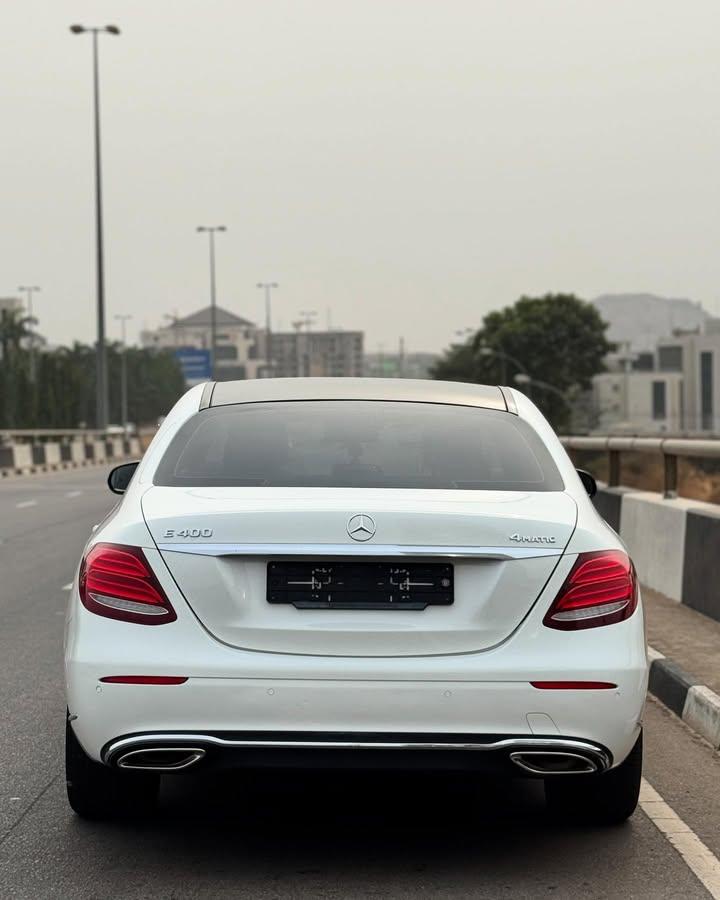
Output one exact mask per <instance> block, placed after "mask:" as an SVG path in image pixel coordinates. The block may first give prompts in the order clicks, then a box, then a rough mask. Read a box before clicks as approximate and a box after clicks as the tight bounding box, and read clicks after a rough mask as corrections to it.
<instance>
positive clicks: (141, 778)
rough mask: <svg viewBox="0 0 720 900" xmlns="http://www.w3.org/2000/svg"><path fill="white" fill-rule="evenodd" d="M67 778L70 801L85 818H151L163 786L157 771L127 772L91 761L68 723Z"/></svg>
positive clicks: (66, 738)
mask: <svg viewBox="0 0 720 900" xmlns="http://www.w3.org/2000/svg"><path fill="white" fill-rule="evenodd" d="M65 778H66V781H67V796H68V802H69V803H70V806H71V807H72V808H73V810H74V811H75V812H76V813H77V815H78V816H80V817H81V818H83V819H116V818H128V817H131V816H132V817H136V816H143V815H147V814H148V813H150V812H152V810H153V809H154V808H155V804H156V802H157V795H158V789H159V787H160V776H159V775H158V774H156V773H154V772H123V771H122V770H118V769H111V768H109V767H108V766H104V765H102V763H97V762H95V761H94V760H92V759H90V757H89V756H88V755H87V754H86V753H85V751H84V750H83V748H82V747H81V746H80V742H79V741H78V739H77V738H76V737H75V732H74V731H73V729H72V726H71V725H70V722H68V721H66V723H65Z"/></svg>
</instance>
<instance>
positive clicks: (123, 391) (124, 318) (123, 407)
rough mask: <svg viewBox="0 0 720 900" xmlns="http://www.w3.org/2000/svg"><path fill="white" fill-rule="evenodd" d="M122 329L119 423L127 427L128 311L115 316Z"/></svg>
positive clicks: (129, 316)
mask: <svg viewBox="0 0 720 900" xmlns="http://www.w3.org/2000/svg"><path fill="white" fill-rule="evenodd" d="M115 318H116V319H117V321H118V322H119V323H120V328H121V331H122V356H121V357H120V419H121V422H120V424H121V425H122V427H123V428H127V423H128V385H127V334H126V326H127V323H128V320H129V319H132V316H131V315H130V314H129V313H125V314H124V315H117V316H115Z"/></svg>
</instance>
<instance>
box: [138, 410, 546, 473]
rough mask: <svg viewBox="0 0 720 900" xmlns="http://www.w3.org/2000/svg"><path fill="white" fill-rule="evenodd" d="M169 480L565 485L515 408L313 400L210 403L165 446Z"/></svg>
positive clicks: (163, 468) (162, 469)
mask: <svg viewBox="0 0 720 900" xmlns="http://www.w3.org/2000/svg"><path fill="white" fill-rule="evenodd" d="M154 483H155V484H157V485H167V486H188V487H190V486H208V487H211V486H217V487H225V486H226V487H255V486H258V487H263V486H264V487H346V488H421V489H435V490H477V491H482V490H502V491H558V490H562V489H563V482H562V479H561V477H560V473H559V472H558V470H557V468H556V466H555V464H554V462H553V460H552V457H551V456H550V453H549V452H548V450H547V449H546V447H545V445H544V444H543V443H542V441H541V440H540V438H539V437H538V436H537V434H535V432H534V431H533V430H532V428H531V427H530V426H529V425H528V424H527V423H526V422H523V421H522V420H520V419H518V417H517V416H514V415H510V414H509V413H505V412H498V411H496V410H488V409H478V408H476V407H468V406H450V405H445V404H433V403H407V402H385V401H361V400H314V401H304V400H303V401H288V402H271V403H247V404H238V405H236V406H222V407H217V408H214V409H213V408H211V409H207V410H203V411H202V412H199V413H197V414H196V415H195V416H193V418H192V419H189V420H188V421H187V422H186V423H185V425H183V427H182V428H181V429H180V431H178V433H177V434H176V435H175V437H174V438H173V440H172V442H171V444H170V446H169V447H168V449H167V451H166V453H165V455H164V457H163V459H162V460H161V462H160V465H159V466H158V469H157V472H156V474H155V480H154Z"/></svg>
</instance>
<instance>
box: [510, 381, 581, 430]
mask: <svg viewBox="0 0 720 900" xmlns="http://www.w3.org/2000/svg"><path fill="white" fill-rule="evenodd" d="M513 380H514V381H515V384H519V385H521V386H522V385H524V386H525V387H527V389H528V396H530V389H531V387H532V385H537V387H539V388H540V389H541V390H543V391H549V392H550V393H551V394H555V396H556V397H559V398H560V399H561V400H562V402H563V404H564V405H565V408H566V409H567V411H568V413H569V419H570V425H571V426H572V424H573V423H572V420H573V413H574V412H575V410H574V408H573V405H572V403H571V402H570V401H569V400H568V398H567V397H566V396H565V394H564V393H563V392H562V391H561V390H560V388H556V387H555V385H554V384H548V383H547V381H540V379H539V378H531V377H530V376H529V375H528V374H527V372H519V373H518V374H517V375H516V376H515V378H514V379H513Z"/></svg>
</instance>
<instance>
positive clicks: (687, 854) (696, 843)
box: [640, 778, 720, 900]
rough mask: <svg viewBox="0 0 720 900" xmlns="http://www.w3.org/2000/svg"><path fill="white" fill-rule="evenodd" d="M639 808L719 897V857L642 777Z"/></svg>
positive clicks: (709, 890)
mask: <svg viewBox="0 0 720 900" xmlns="http://www.w3.org/2000/svg"><path fill="white" fill-rule="evenodd" d="M640 807H641V808H642V811H643V812H644V813H645V815H646V816H647V817H648V818H649V819H650V821H651V822H652V823H653V824H654V825H655V827H656V828H657V829H658V830H659V831H661V832H662V833H663V834H664V835H665V837H666V838H667V839H668V841H669V842H670V843H671V844H672V845H673V847H674V848H675V849H676V850H677V852H678V853H679V854H680V856H682V858H683V859H684V860H685V863H686V865H687V866H688V868H689V869H690V870H691V871H692V872H693V874H694V875H695V876H696V877H697V878H698V879H699V880H700V881H701V882H702V883H703V885H704V886H705V887H706V888H707V891H708V893H709V894H710V896H711V897H713V898H714V900H720V860H718V858H717V856H715V854H714V853H713V852H712V851H711V850H710V849H709V847H707V846H706V845H705V844H704V843H703V842H702V841H701V840H700V838H699V837H698V836H697V835H696V834H695V832H694V831H693V830H692V829H691V828H690V827H689V825H686V824H685V822H683V820H682V819H681V818H680V816H679V815H678V814H677V813H676V812H675V810H674V809H672V807H670V806H668V804H667V803H666V802H665V801H664V800H663V798H662V797H661V796H660V794H658V792H657V791H656V790H655V788H654V787H653V786H652V785H651V784H648V782H647V781H646V780H645V779H644V778H643V780H642V785H641V787H640Z"/></svg>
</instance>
